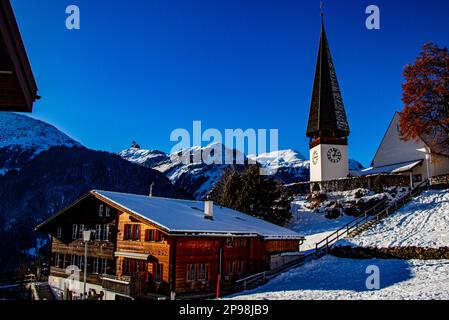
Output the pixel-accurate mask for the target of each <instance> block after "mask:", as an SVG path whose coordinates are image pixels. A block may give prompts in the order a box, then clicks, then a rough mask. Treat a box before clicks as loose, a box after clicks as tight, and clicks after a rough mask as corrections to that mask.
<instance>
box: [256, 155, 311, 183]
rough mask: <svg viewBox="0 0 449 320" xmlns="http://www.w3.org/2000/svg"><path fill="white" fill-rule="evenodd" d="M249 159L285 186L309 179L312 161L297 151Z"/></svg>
mask: <svg viewBox="0 0 449 320" xmlns="http://www.w3.org/2000/svg"><path fill="white" fill-rule="evenodd" d="M248 158H249V159H251V160H252V161H257V162H258V163H259V164H260V165H261V167H262V168H264V169H265V170H266V171H267V173H270V174H273V175H274V177H276V178H277V179H279V180H281V181H282V182H283V183H285V184H290V183H296V182H303V181H307V180H308V179H309V172H310V161H308V160H306V159H305V158H304V156H303V155H302V154H301V153H300V152H298V151H295V150H291V149H289V150H280V151H273V152H269V153H264V154H260V155H258V156H256V155H249V156H248Z"/></svg>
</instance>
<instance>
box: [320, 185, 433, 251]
mask: <svg viewBox="0 0 449 320" xmlns="http://www.w3.org/2000/svg"><path fill="white" fill-rule="evenodd" d="M428 184H429V181H428V180H426V181H423V182H422V183H420V184H419V185H418V186H417V187H415V188H414V189H413V190H410V191H409V192H407V193H406V194H405V195H404V196H403V197H401V198H400V199H399V200H397V201H395V202H394V203H393V204H391V205H388V201H387V200H384V201H382V202H380V203H378V204H377V205H376V206H374V207H373V208H371V209H369V210H368V211H366V212H365V213H364V214H363V215H361V216H360V217H358V218H356V219H354V220H353V221H351V222H349V223H348V224H346V225H344V226H343V227H341V228H340V229H338V230H337V231H335V232H334V233H332V234H331V235H329V236H328V237H326V238H325V239H323V240H321V241H320V242H318V243H317V244H316V247H315V253H314V254H315V256H318V257H319V256H321V255H322V254H323V253H325V254H327V253H328V252H329V250H330V249H331V247H332V246H333V245H334V244H335V243H336V242H337V241H338V240H340V239H342V238H343V237H347V236H349V235H351V233H354V232H357V231H358V230H360V229H362V228H363V227H365V226H366V225H367V224H368V223H373V222H379V221H380V220H382V219H384V218H386V217H388V216H389V215H390V214H392V213H393V212H395V211H396V210H398V209H400V208H401V207H403V206H404V205H405V204H406V203H408V202H409V201H410V200H411V199H412V198H413V197H415V196H417V195H418V194H420V193H421V192H422V191H423V189H424V188H425V187H427V186H428Z"/></svg>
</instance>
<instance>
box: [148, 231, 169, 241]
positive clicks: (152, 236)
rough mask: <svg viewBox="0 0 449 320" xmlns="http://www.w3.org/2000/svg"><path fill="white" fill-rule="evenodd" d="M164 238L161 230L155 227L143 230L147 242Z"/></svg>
mask: <svg viewBox="0 0 449 320" xmlns="http://www.w3.org/2000/svg"><path fill="white" fill-rule="evenodd" d="M163 240H164V237H163V234H162V232H160V231H159V230H155V229H147V230H145V241H149V242H162V241H163Z"/></svg>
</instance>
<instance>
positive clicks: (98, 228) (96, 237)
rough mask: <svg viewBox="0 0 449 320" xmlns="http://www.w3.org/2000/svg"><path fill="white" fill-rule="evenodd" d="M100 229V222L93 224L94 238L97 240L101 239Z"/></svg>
mask: <svg viewBox="0 0 449 320" xmlns="http://www.w3.org/2000/svg"><path fill="white" fill-rule="evenodd" d="M101 229H102V225H101V224H97V225H95V240H97V241H100V240H101Z"/></svg>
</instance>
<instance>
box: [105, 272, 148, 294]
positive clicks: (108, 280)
mask: <svg viewBox="0 0 449 320" xmlns="http://www.w3.org/2000/svg"><path fill="white" fill-rule="evenodd" d="M143 279H144V278H143V275H142V274H138V273H136V274H134V275H133V276H121V277H116V276H110V275H104V276H102V277H101V280H102V286H103V288H105V289H106V290H109V291H111V292H115V293H118V294H122V295H125V296H129V297H134V296H137V295H141V294H144V293H145V289H146V288H145V283H144V281H143Z"/></svg>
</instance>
